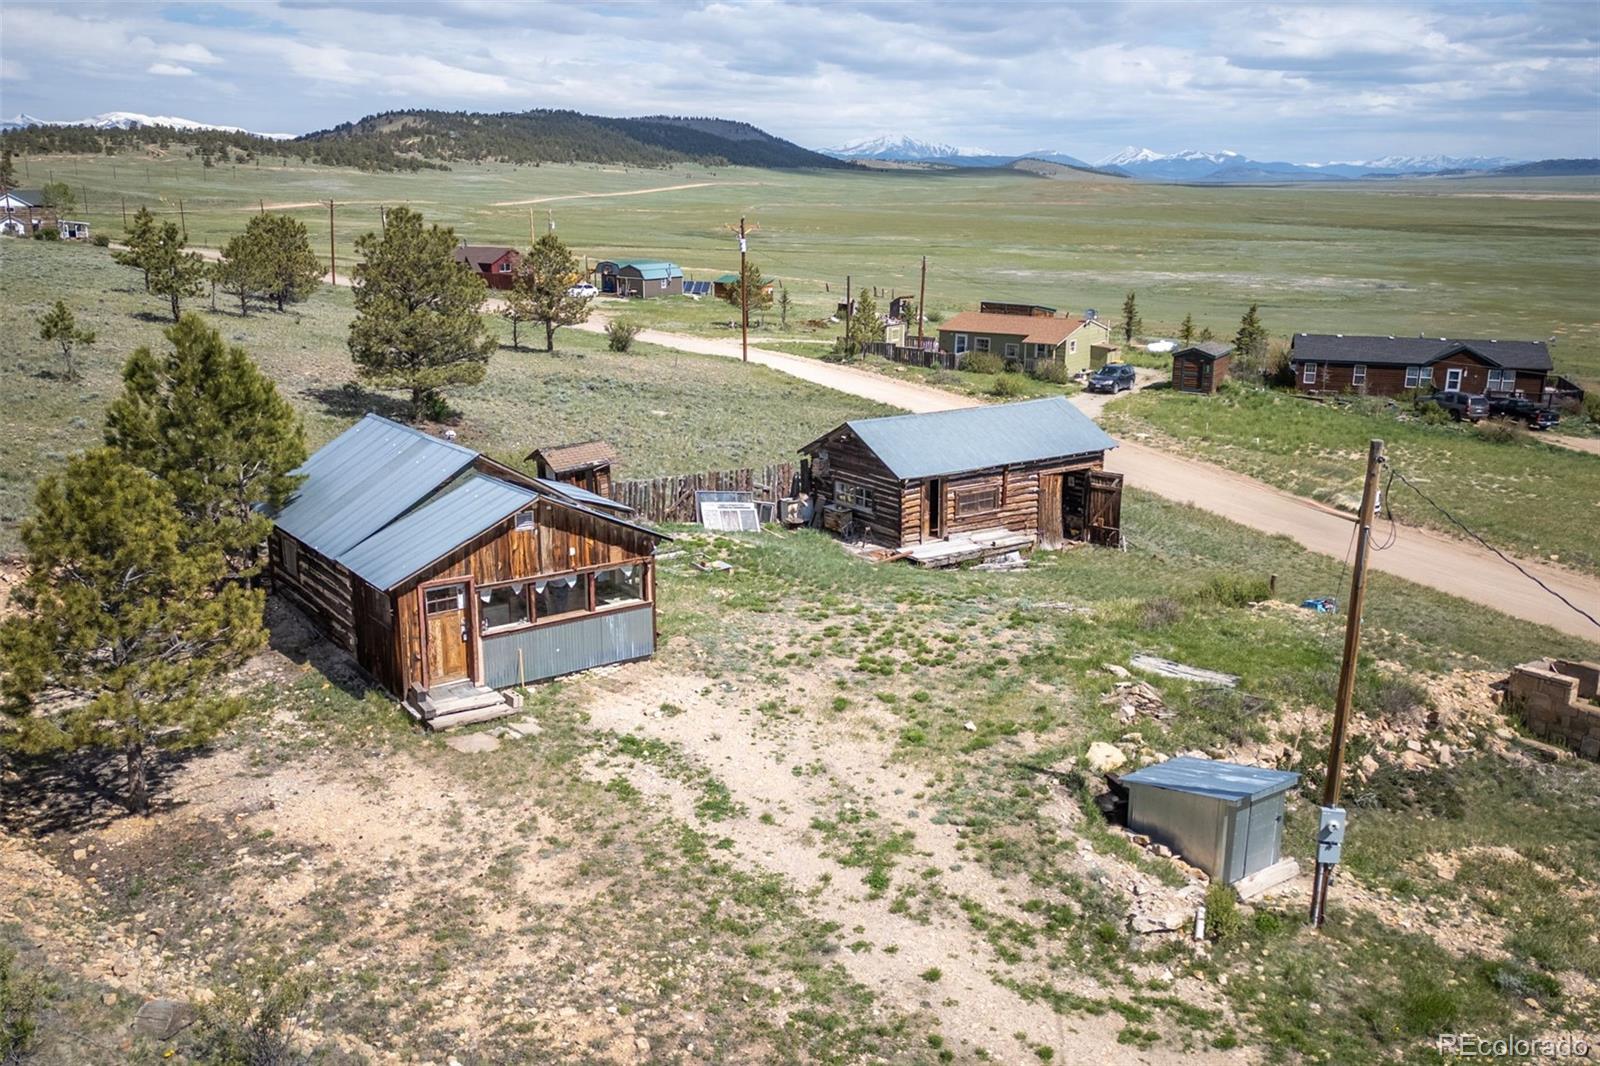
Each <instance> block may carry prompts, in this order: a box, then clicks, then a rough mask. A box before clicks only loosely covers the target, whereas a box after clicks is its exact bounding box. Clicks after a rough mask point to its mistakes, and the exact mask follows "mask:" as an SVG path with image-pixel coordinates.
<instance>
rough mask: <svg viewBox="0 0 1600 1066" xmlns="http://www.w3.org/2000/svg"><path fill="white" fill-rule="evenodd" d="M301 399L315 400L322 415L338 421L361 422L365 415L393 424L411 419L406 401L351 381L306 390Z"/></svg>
mask: <svg viewBox="0 0 1600 1066" xmlns="http://www.w3.org/2000/svg"><path fill="white" fill-rule="evenodd" d="M301 395H303V396H305V397H307V398H308V399H311V400H315V401H316V402H317V403H318V404H320V405H321V406H322V409H323V411H325V412H327V413H328V414H330V415H333V416H335V417H338V418H360V417H361V416H362V415H365V414H375V415H382V416H383V417H385V418H389V419H393V420H394V421H396V422H407V421H409V420H410V418H411V404H410V403H408V402H407V401H405V400H402V399H400V398H399V397H398V396H390V395H387V394H386V393H382V392H378V391H377V390H375V389H369V388H367V387H366V386H364V385H361V384H358V383H357V382H354V381H347V382H345V383H344V384H343V385H325V386H323V387H321V388H315V389H306V390H305V391H304V392H303V393H302V394H301Z"/></svg>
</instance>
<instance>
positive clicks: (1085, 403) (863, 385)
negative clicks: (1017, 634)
mask: <svg viewBox="0 0 1600 1066" xmlns="http://www.w3.org/2000/svg"><path fill="white" fill-rule="evenodd" d="M579 328H581V329H587V330H590V331H595V332H598V331H603V330H604V329H605V319H604V317H603V316H601V315H598V314H597V315H595V316H594V317H592V318H590V320H589V321H588V322H587V323H585V324H584V325H583V326H581V327H579ZM639 339H640V340H643V341H647V342H649V343H651V344H659V345H661V346H663V347H667V348H677V349H679V350H680V351H686V352H698V353H701V354H703V355H720V356H724V357H727V358H732V359H737V358H739V342H738V341H737V340H733V339H728V340H724V339H721V338H711V337H695V336H690V335H689V334H684V333H670V332H667V331H664V330H654V329H647V330H644V331H643V332H642V333H640V334H639ZM750 361H751V362H752V363H760V364H761V365H762V366H768V367H771V368H772V369H774V370H779V371H782V372H783V373H785V374H789V375H792V376H794V377H797V378H800V379H802V380H805V381H810V382H813V383H814V384H817V385H825V386H827V387H828V388H830V389H837V390H838V391H840V392H847V393H849V394H851V395H852V396H860V397H862V398H863V399H868V400H876V401H877V402H878V403H882V404H887V405H889V406H892V407H899V408H902V409H904V410H907V411H914V412H919V413H920V412H927V411H947V410H951V409H953V408H957V407H973V406H976V405H977V404H978V403H979V402H981V401H979V400H976V399H974V398H973V397H970V396H962V395H958V394H956V393H953V392H947V391H945V390H943V389H939V388H934V387H932V386H929V385H921V384H915V383H912V382H905V381H895V380H893V379H891V378H887V377H884V376H883V375H881V374H875V373H873V372H871V371H870V370H861V369H858V368H856V367H850V366H840V365H838V364H834V363H824V362H822V361H821V360H817V359H806V358H804V357H802V356H798V355H789V354H787V353H785V352H774V351H770V350H767V349H762V348H755V347H752V348H751V349H750ZM1156 376H1159V375H1156V374H1154V372H1146V373H1145V375H1144V381H1143V382H1142V383H1148V381H1149V380H1150V378H1152V377H1156ZM1110 399H1111V397H1106V396H1092V395H1089V394H1087V393H1080V394H1079V395H1078V396H1075V397H1073V402H1074V403H1075V404H1077V405H1078V406H1079V407H1080V408H1081V409H1082V410H1084V411H1085V413H1087V414H1089V415H1090V416H1091V417H1095V416H1098V415H1099V413H1100V411H1101V410H1103V409H1104V408H1105V405H1106V404H1107V403H1108V402H1109V401H1110ZM1563 443H1565V442H1563ZM1585 443H1587V442H1585ZM1584 450H1588V449H1587V448H1585V449H1584ZM1106 465H1107V467H1108V468H1109V469H1111V470H1115V471H1118V472H1120V473H1123V474H1125V475H1127V479H1128V483H1129V484H1131V485H1133V486H1135V487H1137V488H1140V489H1144V490H1145V491H1147V492H1153V493H1156V494H1157V495H1159V496H1165V497H1167V498H1168V499H1173V500H1178V501H1179V502H1182V503H1188V504H1193V505H1194V506H1196V507H1200V508H1203V509H1204V510H1207V511H1211V512H1213V513H1214V514H1219V515H1221V516H1222V517H1224V518H1227V519H1230V520H1231V521H1234V522H1238V523H1240V524H1241V525H1246V526H1249V527H1251V528H1252V529H1258V530H1260V531H1262V532H1263V533H1271V534H1276V535H1282V536H1287V537H1291V538H1293V539H1294V540H1295V541H1296V542H1297V543H1299V544H1300V545H1301V546H1302V547H1305V548H1308V549H1310V550H1311V551H1314V552H1319V553H1321V554H1323V555H1331V556H1333V557H1334V558H1338V559H1343V558H1344V557H1345V556H1346V554H1347V553H1348V552H1349V550H1350V534H1351V526H1352V523H1353V518H1352V516H1350V515H1348V514H1345V513H1344V512H1341V511H1336V510H1334V509H1333V508H1331V507H1326V506H1324V505H1322V504H1320V503H1317V502H1315V501H1313V500H1308V499H1305V498H1304V497H1301V496H1294V495H1291V494H1290V493H1287V492H1281V491H1279V490H1278V489H1275V488H1273V487H1272V486H1270V485H1266V484H1264V483H1262V482H1260V481H1257V480H1255V479H1254V478H1249V477H1245V476H1243V475H1240V474H1235V473H1232V472H1230V471H1227V470H1224V469H1222V468H1221V467H1217V466H1213V465H1211V464H1209V463H1201V462H1196V461H1194V460H1191V459H1184V458H1181V457H1179V456H1176V455H1172V454H1170V453H1167V452H1163V451H1159V450H1157V449H1155V448H1151V447H1148V446H1146V445H1143V444H1139V443H1136V442H1133V441H1128V440H1123V441H1120V442H1119V447H1118V448H1117V450H1116V451H1114V452H1112V453H1111V454H1110V455H1109V456H1108V457H1107V459H1106ZM1518 561H1519V562H1520V563H1521V564H1522V565H1523V566H1524V567H1525V568H1527V570H1528V571H1529V572H1531V573H1534V574H1537V575H1538V576H1539V578H1540V580H1542V581H1544V582H1545V583H1546V584H1547V585H1549V586H1550V587H1551V588H1554V589H1556V590H1557V591H1559V592H1560V593H1561V594H1562V595H1564V596H1566V597H1567V598H1568V599H1570V600H1572V601H1573V602H1574V603H1576V604H1578V605H1579V606H1580V607H1582V608H1584V609H1585V610H1587V611H1588V612H1589V613H1590V614H1593V615H1596V616H1600V581H1597V580H1595V579H1594V578H1591V577H1586V576H1584V575H1582V574H1577V573H1574V572H1573V571H1570V570H1566V569H1563V568H1560V567H1555V566H1550V565H1548V564H1545V563H1540V562H1535V561H1532V560H1528V559H1519V560H1518ZM1372 566H1373V568H1374V569H1377V570H1383V571H1385V572H1387V573H1391V574H1394V575H1396V576H1399V577H1403V578H1406V579H1407V580H1410V581H1415V582H1416V583H1417V584H1419V585H1427V586H1429V587H1431V588H1436V589H1439V590H1441V591H1443V592H1448V593H1450V594H1451V595H1453V596H1459V597H1461V598H1462V599H1465V600H1470V601H1472V602H1474V603H1480V604H1483V605H1484V606H1485V607H1492V608H1493V609H1495V610H1497V611H1502V612H1504V613H1505V614H1509V615H1512V616H1514V617H1517V618H1522V619H1526V620H1527V621H1530V622H1538V623H1540V624H1542V625H1547V626H1550V627H1552V628H1554V629H1559V630H1561V631H1562V632H1564V633H1568V634H1571V635H1573V636H1577V637H1583V638H1586V639H1588V640H1594V641H1597V642H1600V627H1596V626H1595V625H1593V624H1592V623H1590V622H1589V621H1588V620H1586V619H1585V618H1583V617H1582V616H1580V615H1579V614H1577V613H1576V612H1574V611H1573V610H1572V609H1571V608H1569V607H1567V606H1565V605H1564V604H1562V603H1561V602H1560V601H1558V600H1556V599H1555V598H1554V597H1552V596H1550V595H1549V594H1548V593H1546V592H1544V591H1543V590H1542V589H1540V588H1539V587H1538V586H1537V585H1535V584H1534V583H1533V582H1531V581H1529V580H1528V579H1527V578H1525V577H1523V576H1522V575H1521V574H1519V573H1517V572H1516V571H1515V570H1513V569H1511V567H1509V566H1507V565H1506V564H1505V563H1503V562H1501V561H1500V560H1499V559H1497V558H1495V557H1494V556H1493V555H1491V554H1490V553H1489V552H1487V551H1485V550H1483V549H1482V548H1479V547H1477V546H1475V545H1472V544H1468V543H1466V542H1465V541H1459V540H1455V539H1453V538H1450V537H1447V536H1443V535H1441V534H1438V533H1432V532H1429V531H1427V530H1423V529H1418V528H1416V527H1415V526H1405V527H1403V531H1402V532H1401V534H1400V537H1399V538H1398V539H1397V540H1396V541H1395V543H1394V545H1393V546H1392V547H1390V548H1389V549H1388V550H1386V551H1382V552H1376V553H1374V554H1373V557H1372Z"/></svg>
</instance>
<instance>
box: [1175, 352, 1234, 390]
mask: <svg viewBox="0 0 1600 1066" xmlns="http://www.w3.org/2000/svg"><path fill="white" fill-rule="evenodd" d="M1231 358H1232V357H1231V356H1226V355H1224V356H1219V357H1217V358H1216V359H1206V358H1202V357H1200V356H1198V355H1175V356H1173V357H1172V387H1173V388H1174V389H1176V390H1177V391H1179V392H1204V393H1208V394H1209V393H1214V392H1216V391H1217V387H1218V386H1220V385H1221V384H1222V383H1223V382H1224V381H1226V380H1227V377H1228V362H1229V360H1230V359H1231Z"/></svg>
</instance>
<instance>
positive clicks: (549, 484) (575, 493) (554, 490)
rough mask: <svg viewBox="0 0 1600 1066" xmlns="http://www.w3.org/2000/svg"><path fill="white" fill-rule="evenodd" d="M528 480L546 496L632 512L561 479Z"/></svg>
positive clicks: (609, 499)
mask: <svg viewBox="0 0 1600 1066" xmlns="http://www.w3.org/2000/svg"><path fill="white" fill-rule="evenodd" d="M528 480H529V481H531V482H533V483H534V484H535V485H538V486H539V488H540V489H542V490H544V493H545V495H547V496H563V497H566V498H567V499H569V500H574V501H576V502H578V503H582V504H587V505H588V506H590V507H603V508H605V509H606V510H608V511H625V512H627V513H628V514H632V513H633V508H632V507H629V506H628V505H627V504H625V503H618V502H617V501H616V500H613V499H611V498H609V497H606V496H602V495H600V494H599V493H597V492H590V491H589V490H588V489H585V488H580V487H579V486H577V485H568V484H567V483H566V482H563V481H551V480H549V479H548V478H542V477H530V478H528Z"/></svg>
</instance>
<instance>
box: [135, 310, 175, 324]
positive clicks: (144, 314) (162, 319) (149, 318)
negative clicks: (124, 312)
mask: <svg viewBox="0 0 1600 1066" xmlns="http://www.w3.org/2000/svg"><path fill="white" fill-rule="evenodd" d="M132 317H134V318H137V319H138V320H139V321H140V322H149V323H151V324H152V325H158V326H171V325H175V324H176V323H174V322H173V321H172V312H170V311H134V312H133V315H132Z"/></svg>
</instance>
